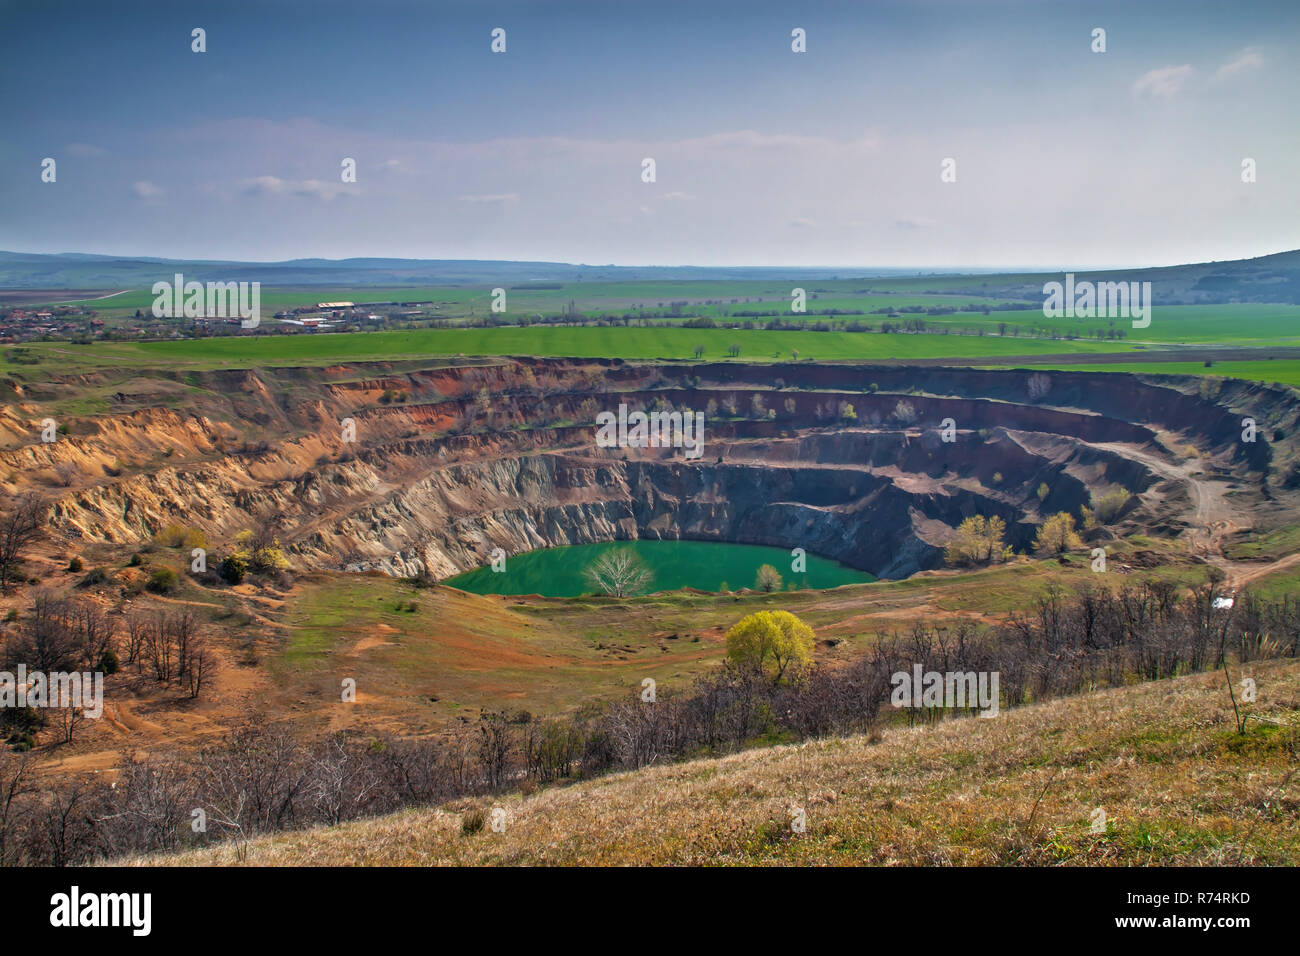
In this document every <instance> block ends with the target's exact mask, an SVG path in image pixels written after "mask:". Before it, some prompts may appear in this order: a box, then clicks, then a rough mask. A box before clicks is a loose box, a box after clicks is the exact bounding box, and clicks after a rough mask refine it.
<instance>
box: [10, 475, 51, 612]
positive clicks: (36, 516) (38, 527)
mask: <svg viewBox="0 0 1300 956" xmlns="http://www.w3.org/2000/svg"><path fill="white" fill-rule="evenodd" d="M47 510H48V506H47V505H46V503H45V502H44V501H43V500H41V499H40V498H38V497H37V496H36V495H24V496H22V497H21V498H18V499H17V500H16V501H14V503H13V504H12V505H11V506H10V507H9V509H8V510H7V511H5V512H4V513H3V514H0V592H3V593H8V591H9V585H10V583H11V581H12V580H13V578H14V576H15V573H16V571H17V569H18V564H19V562H20V561H22V558H23V553H24V552H25V551H26V550H27V549H28V548H29V547H31V546H32V545H33V544H34V543H35V542H36V541H37V540H38V539H39V538H40V537H41V535H42V534H43V533H44V529H45V514H46V511H47Z"/></svg>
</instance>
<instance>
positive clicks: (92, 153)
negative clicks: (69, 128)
mask: <svg viewBox="0 0 1300 956" xmlns="http://www.w3.org/2000/svg"><path fill="white" fill-rule="evenodd" d="M67 149H68V154H69V155H71V156H76V157H78V158H81V159H93V158H94V157H96V156H103V155H105V154H107V153H108V150H106V149H104V147H102V146H92V145H91V144H90V143H69V144H68V147H67Z"/></svg>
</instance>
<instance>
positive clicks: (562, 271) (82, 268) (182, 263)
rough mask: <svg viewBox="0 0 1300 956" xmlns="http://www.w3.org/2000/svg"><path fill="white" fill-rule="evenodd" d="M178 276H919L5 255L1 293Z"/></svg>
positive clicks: (329, 281) (413, 279) (485, 279)
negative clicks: (14, 290)
mask: <svg viewBox="0 0 1300 956" xmlns="http://www.w3.org/2000/svg"><path fill="white" fill-rule="evenodd" d="M175 272H182V273H184V275H185V278H186V279H187V280H188V279H195V280H198V281H200V282H206V281H209V280H211V281H226V282H231V281H244V282H261V283H263V284H264V285H275V286H313V285H314V286H332V287H358V288H360V287H366V286H371V287H384V286H430V285H487V284H496V283H504V284H511V285H514V284H518V283H526V282H532V281H536V282H611V281H621V282H631V281H653V280H660V281H665V280H668V281H701V280H727V279H730V280H737V279H760V280H761V279H776V278H783V277H786V276H791V275H799V276H801V277H805V278H817V279H834V278H840V277H843V278H849V277H853V278H874V277H883V276H893V275H918V274H919V270H915V269H912V270H905V269H870V270H846V269H795V268H785V267H752V268H751V267H735V268H730V267H729V268H709V267H700V266H613V265H603V266H601V265H581V264H573V263H564V262H515V261H507V260H492V259H291V260H289V261H286V262H236V261H228V260H215V259H158V258H150V257H135V258H127V257H122V258H118V257H114V256H97V255H85V254H81V253H59V254H57V255H46V254H42V253H23V252H0V289H108V288H113V289H127V288H146V287H148V286H150V285H152V284H153V283H154V282H157V281H158V280H159V279H170V277H171V275H172V274H173V273H175Z"/></svg>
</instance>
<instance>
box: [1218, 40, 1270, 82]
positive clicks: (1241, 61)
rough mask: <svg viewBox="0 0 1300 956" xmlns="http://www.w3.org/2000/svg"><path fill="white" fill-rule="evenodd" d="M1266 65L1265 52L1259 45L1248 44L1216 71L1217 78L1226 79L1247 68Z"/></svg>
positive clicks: (1255, 68)
mask: <svg viewBox="0 0 1300 956" xmlns="http://www.w3.org/2000/svg"><path fill="white" fill-rule="evenodd" d="M1263 65H1264V54H1263V53H1261V52H1260V51H1259V47H1253V46H1248V47H1246V48H1245V49H1244V50H1242V51H1241V52H1240V53H1238V54H1237V55H1236V56H1235V57H1233V58H1232V59H1231V60H1229V61H1228V62H1227V63H1225V64H1223V66H1221V67H1219V68H1218V69H1217V70H1215V71H1214V78H1215V79H1216V80H1226V79H1227V78H1228V77H1230V76H1234V75H1236V74H1238V73H1243V72H1245V71H1247V70H1258V69H1259V68H1260V67H1262V66H1263Z"/></svg>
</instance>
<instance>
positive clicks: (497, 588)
mask: <svg viewBox="0 0 1300 956" xmlns="http://www.w3.org/2000/svg"><path fill="white" fill-rule="evenodd" d="M612 548H631V549H632V550H633V551H635V552H636V554H637V556H638V557H639V558H640V559H641V561H642V563H643V564H644V565H645V566H646V567H647V568H649V569H650V571H651V572H652V573H653V575H654V577H653V579H652V580H651V581H650V583H649V584H648V585H647V586H646V587H645V588H643V589H642V591H641V592H640V593H643V594H649V593H652V592H654V591H672V590H676V589H677V588H685V587H691V588H699V589H700V590H702V591H720V590H722V589H723V586H724V585H725V586H726V587H727V588H728V589H729V590H737V589H739V588H752V587H753V586H754V578H755V576H756V575H757V574H758V568H759V565H763V564H770V565H772V567H774V568H776V569H777V571H778V572H780V574H781V578H782V582H783V583H782V587H783V588H789V587H790V586H791V585H793V586H794V587H796V588H833V587H838V586H839V585H841V584H858V583H861V582H864V581H874V580H875V578H874V577H872V576H871V575H870V574H868V573H867V572H865V571H858V570H856V569H854V568H851V567H849V566H848V565H845V564H840V563H839V562H838V561H832V560H830V559H829V558H821V557H818V556H817V555H813V554H810V555H807V557H806V558H805V561H806V563H807V567H806V570H804V571H802V572H800V573H798V574H796V573H794V572H792V571H791V570H790V565H791V560H792V559H791V556H790V551H789V550H788V549H786V548H770V547H765V546H763V545H756V544H731V543H727V542H720V541H607V542H602V543H600V544H577V545H573V546H571V547H566V548H546V549H543V550H541V551H529V552H527V553H525V554H520V555H514V556H511V557H508V558H507V559H506V569H505V570H504V571H501V572H496V571H493V570H492V569H491V568H490V567H483V568H478V569H476V570H474V571H467V572H466V573H465V574H458V575H457V576H456V577H454V578H449V579H447V580H446V581H444V582H443V583H444V584H449V585H451V586H452V587H455V588H460V589H461V590H463V591H472V592H473V593H475V594H541V595H544V596H546V597H577V596H579V595H581V594H590V593H592V592H593V591H594V590H595V588H594V586H593V585H592V584H591V583H590V582H589V581H588V580H587V579H586V578H585V577H584V576H583V573H582V572H583V571H584V569H586V568H587V567H589V566H590V565H591V563H592V562H593V561H595V560H596V558H597V557H598V556H599V555H600V554H602V553H603V552H605V551H608V550H610V549H612Z"/></svg>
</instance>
